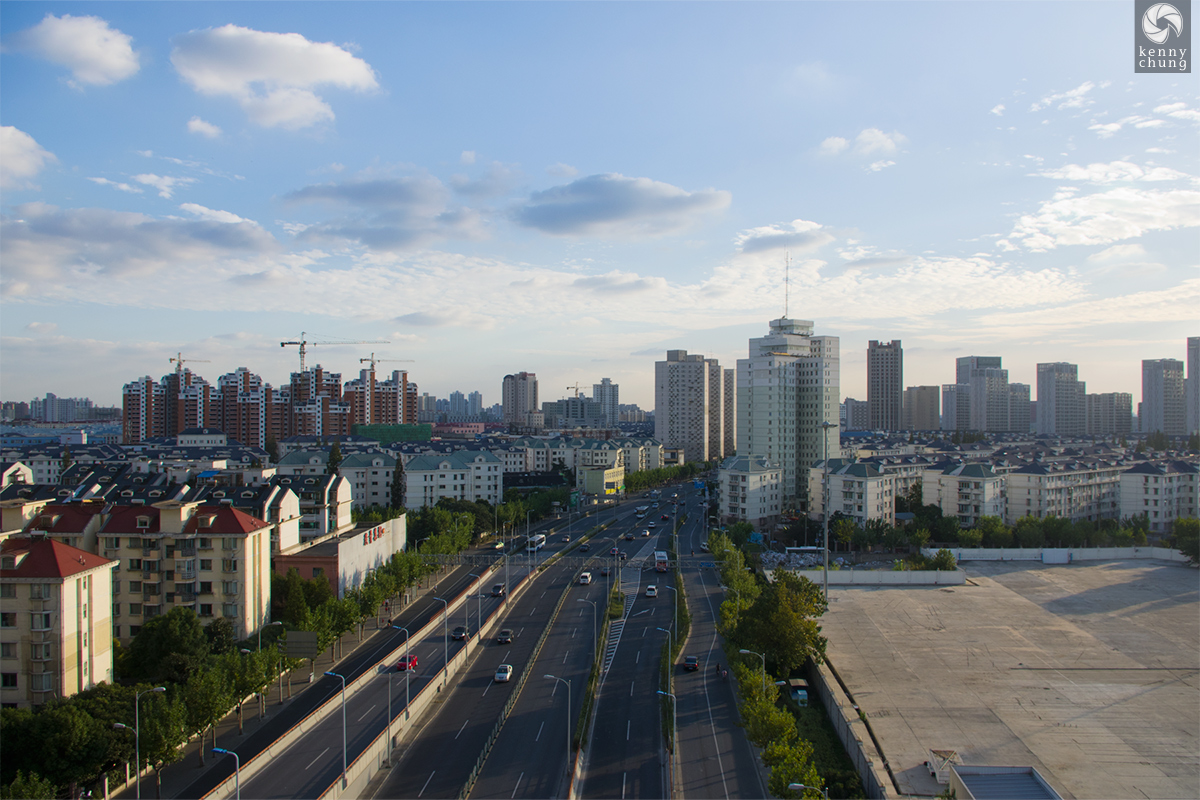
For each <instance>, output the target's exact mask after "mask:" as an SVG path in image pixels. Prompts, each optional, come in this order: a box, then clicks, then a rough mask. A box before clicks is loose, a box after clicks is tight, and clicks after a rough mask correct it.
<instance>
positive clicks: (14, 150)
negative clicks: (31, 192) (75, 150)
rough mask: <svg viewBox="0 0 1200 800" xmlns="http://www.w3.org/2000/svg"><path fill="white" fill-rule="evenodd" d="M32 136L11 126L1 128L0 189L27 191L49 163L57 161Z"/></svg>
mask: <svg viewBox="0 0 1200 800" xmlns="http://www.w3.org/2000/svg"><path fill="white" fill-rule="evenodd" d="M57 160H58V159H57V158H55V157H54V154H53V153H51V152H50V151H49V150H46V149H44V148H43V147H42V146H41V145H40V144H38V143H37V142H36V141H35V140H34V138H33V137H32V136H30V135H29V134H28V133H26V132H25V131H22V130H18V129H17V128H14V127H13V126H11V125H4V126H0V189H25V188H29V187H30V186H31V184H30V183H29V179H30V178H33V177H34V176H36V175H37V174H38V173H39V172H41V171H42V167H44V166H45V165H46V163H47V162H49V161H57Z"/></svg>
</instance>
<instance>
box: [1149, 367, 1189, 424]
mask: <svg viewBox="0 0 1200 800" xmlns="http://www.w3.org/2000/svg"><path fill="white" fill-rule="evenodd" d="M1141 409H1142V411H1141V414H1140V416H1141V430H1142V433H1153V432H1154V431H1160V432H1162V433H1165V434H1166V435H1167V436H1182V435H1183V434H1184V428H1185V427H1186V422H1187V421H1186V419H1185V416H1184V393H1183V362H1182V361H1179V360H1178V359H1174V358H1157V359H1145V360H1143V361H1142V405H1141Z"/></svg>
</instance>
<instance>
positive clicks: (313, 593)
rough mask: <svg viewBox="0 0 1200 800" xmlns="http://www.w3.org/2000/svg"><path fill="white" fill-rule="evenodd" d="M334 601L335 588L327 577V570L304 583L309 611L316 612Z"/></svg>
mask: <svg viewBox="0 0 1200 800" xmlns="http://www.w3.org/2000/svg"><path fill="white" fill-rule="evenodd" d="M297 574H299V573H297ZM333 599H334V594H333V588H332V587H331V586H330V585H329V579H328V578H326V577H325V570H321V571H320V572H319V573H318V574H317V576H316V577H314V578H310V579H308V580H306V581H304V601H305V603H307V604H308V608H309V610H311V611H315V610H317V609H318V608H321V607H322V606H324V605H325V604H326V603H328V602H329V601H330V600H333Z"/></svg>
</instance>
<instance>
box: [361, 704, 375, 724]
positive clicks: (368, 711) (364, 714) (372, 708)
mask: <svg viewBox="0 0 1200 800" xmlns="http://www.w3.org/2000/svg"><path fill="white" fill-rule="evenodd" d="M374 710H375V706H371V707H370V708H368V709H367V710H366V711H364V712H363V715H362V717H359V718H358V721H359V722H362V721H363V717H365V716H367V714H370V713H371V712H372V711H374Z"/></svg>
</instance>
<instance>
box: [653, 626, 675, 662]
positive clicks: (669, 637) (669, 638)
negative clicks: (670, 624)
mask: <svg viewBox="0 0 1200 800" xmlns="http://www.w3.org/2000/svg"><path fill="white" fill-rule="evenodd" d="M655 630H656V631H662V632H663V633H665V634H666V635H667V647H668V650H667V655H668V656H669V657H674V653H675V647H674V645H675V635H674V634H673V633H671V629H670V628H655Z"/></svg>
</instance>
